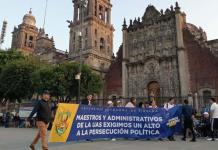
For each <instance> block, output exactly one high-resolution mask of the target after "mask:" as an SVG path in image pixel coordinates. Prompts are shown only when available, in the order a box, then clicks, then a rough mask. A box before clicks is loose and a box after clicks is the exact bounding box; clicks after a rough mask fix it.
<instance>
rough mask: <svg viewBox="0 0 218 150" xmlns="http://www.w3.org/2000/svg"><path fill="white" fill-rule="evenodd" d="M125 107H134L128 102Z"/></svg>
mask: <svg viewBox="0 0 218 150" xmlns="http://www.w3.org/2000/svg"><path fill="white" fill-rule="evenodd" d="M125 107H129V108H134V107H135V105H133V104H132V103H131V102H128V103H127V104H126V106H125Z"/></svg>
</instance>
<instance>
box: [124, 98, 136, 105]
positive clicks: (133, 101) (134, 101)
mask: <svg viewBox="0 0 218 150" xmlns="http://www.w3.org/2000/svg"><path fill="white" fill-rule="evenodd" d="M125 107H129V108H135V107H136V98H135V97H131V99H130V101H129V102H128V103H127V104H126V106H125Z"/></svg>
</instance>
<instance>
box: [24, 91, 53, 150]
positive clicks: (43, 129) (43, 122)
mask: <svg viewBox="0 0 218 150" xmlns="http://www.w3.org/2000/svg"><path fill="white" fill-rule="evenodd" d="M49 100H50V94H49V92H48V91H44V92H43V94H42V99H41V100H39V101H38V102H37V103H36V105H35V107H34V109H33V111H32V112H31V114H30V115H29V117H28V120H30V119H31V118H32V117H33V116H34V114H35V113H36V114H37V115H36V118H37V121H36V125H37V127H38V129H39V131H38V133H37V135H36V137H35V138H34V140H33V141H32V143H31V145H30V146H29V147H30V148H31V149H32V150H35V144H37V142H38V140H39V138H41V141H42V149H43V150H48V143H47V139H46V136H47V128H48V124H49V122H50V121H51V109H50V106H49V102H48V101H49Z"/></svg>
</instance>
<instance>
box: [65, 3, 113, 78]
mask: <svg viewBox="0 0 218 150" xmlns="http://www.w3.org/2000/svg"><path fill="white" fill-rule="evenodd" d="M73 3H74V18H73V21H71V22H70V25H69V28H70V44H69V57H70V59H71V60H74V61H77V62H79V61H82V62H83V63H84V64H87V65H89V66H90V67H91V68H92V69H93V71H95V72H96V73H98V74H101V75H102V76H103V77H104V76H105V74H106V73H107V71H108V69H109V67H110V65H111V62H112V56H113V32H114V28H113V26H112V24H111V8H112V5H111V3H110V0H88V4H87V7H85V8H83V9H81V7H80V1H79V0H74V1H73ZM81 29H82V40H81V39H80V38H81V37H80V36H81V35H79V33H80V32H81Z"/></svg>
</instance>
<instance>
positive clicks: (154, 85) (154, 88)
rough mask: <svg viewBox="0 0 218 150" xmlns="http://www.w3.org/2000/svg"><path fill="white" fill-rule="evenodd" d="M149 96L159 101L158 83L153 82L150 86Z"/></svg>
mask: <svg viewBox="0 0 218 150" xmlns="http://www.w3.org/2000/svg"><path fill="white" fill-rule="evenodd" d="M147 88H148V96H149V97H151V98H154V100H157V98H159V97H160V85H159V83H158V82H156V81H152V82H150V83H149V84H148V87H147Z"/></svg>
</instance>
